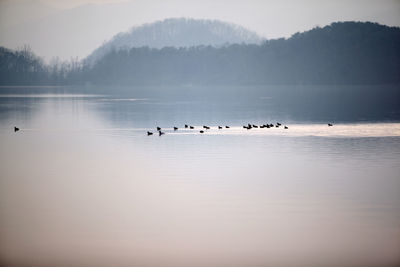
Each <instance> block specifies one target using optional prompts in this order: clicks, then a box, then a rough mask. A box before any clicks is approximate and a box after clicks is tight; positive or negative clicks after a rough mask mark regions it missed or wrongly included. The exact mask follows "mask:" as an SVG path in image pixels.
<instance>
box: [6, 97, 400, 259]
mask: <svg viewBox="0 0 400 267" xmlns="http://www.w3.org/2000/svg"><path fill="white" fill-rule="evenodd" d="M266 98H267V97H265V96H260V97H259V96H257V99H258V100H257V101H245V100H244V101H240V99H237V100H236V101H235V100H232V101H224V100H220V101H219V100H213V101H209V100H208V99H199V98H196V99H192V98H190V97H186V98H182V99H177V100H174V99H171V98H169V99H162V98H151V97H142V96H135V95H129V96H127V95H123V96H121V95H104V94H85V93H72V94H71V93H65V92H62V93H60V92H59V91H57V90H53V89H45V90H42V91H35V92H32V93H30V94H25V93H21V92H20V91H18V90H16V92H14V93H10V92H8V91H7V92H6V93H3V94H0V164H1V166H0V263H2V264H4V265H6V266H338V265H340V266H396V265H398V264H400V253H399V251H400V175H399V174H400V123H397V122H395V121H384V122H379V121H372V122H371V121H352V122H349V121H344V122H341V121H338V122H337V121H335V125H334V126H333V127H328V126H327V125H326V123H327V121H328V122H331V121H332V119H333V118H332V117H327V118H326V120H325V121H324V120H322V119H320V118H318V119H299V118H298V116H296V114H293V113H291V112H289V111H288V112H285V111H284V110H282V109H281V110H276V109H274V108H273V105H270V104H269V103H268V98H267V99H266ZM253 100H254V99H253ZM249 103H251V104H249ZM277 121H280V122H281V123H283V124H284V125H287V126H288V127H289V129H287V130H284V129H282V128H273V129H252V130H246V129H243V128H242V125H244V124H247V123H252V124H253V123H254V124H262V123H267V122H270V123H275V122H277ZM185 123H187V124H191V125H194V126H195V127H196V129H195V130H192V131H190V130H183V129H179V130H178V131H176V132H174V131H173V129H172V126H178V127H182V126H183V125H184V124H185ZM204 124H207V125H210V126H212V129H211V130H209V131H206V133H204V134H200V133H199V132H198V130H199V128H200V126H202V125H204ZM14 125H16V126H19V127H20V128H21V130H20V131H19V132H17V133H14V132H13V127H14ZM217 125H229V126H231V128H230V129H223V130H218V129H216V126H217ZM156 126H160V127H162V128H163V129H164V131H165V132H166V134H165V135H163V136H161V137H159V136H158V135H153V136H147V135H146V131H147V130H152V131H154V132H156V131H155V127H156Z"/></svg>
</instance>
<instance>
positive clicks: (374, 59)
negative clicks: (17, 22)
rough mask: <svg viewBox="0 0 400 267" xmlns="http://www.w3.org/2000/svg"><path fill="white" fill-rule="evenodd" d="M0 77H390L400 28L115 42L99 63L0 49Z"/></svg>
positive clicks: (80, 80)
mask: <svg viewBox="0 0 400 267" xmlns="http://www.w3.org/2000/svg"><path fill="white" fill-rule="evenodd" d="M0 63H1V64H0V84H2V85H13V84H24V85H26V84H65V85H68V84H88V83H89V84H116V85H144V84H147V85H165V84H169V85H175V84H176V85H182V84H201V85H207V84H227V85H229V84H235V85H237V84H241V85H246V84H393V83H399V82H400V28H398V27H388V26H384V25H379V24H377V23H370V22H367V23H362V22H338V23H333V24H331V25H328V26H325V27H323V28H320V27H316V28H314V29H312V30H310V31H306V32H303V33H296V34H294V35H293V36H291V37H290V38H288V39H283V38H282V39H275V40H267V41H265V42H264V43H262V44H261V45H251V44H247V45H246V44H233V45H229V46H223V47H212V46H196V47H189V48H174V47H164V48H162V49H151V48H149V47H139V48H131V49H113V50H111V51H110V52H108V53H107V54H106V55H105V56H103V57H102V58H101V59H99V60H98V61H97V62H96V63H94V64H88V63H86V62H85V60H82V61H77V60H75V61H74V60H71V61H70V62H60V61H59V62H52V63H51V64H44V63H43V61H42V60H40V58H38V57H36V56H35V55H34V54H33V53H32V52H30V51H29V50H28V49H22V50H19V51H11V50H8V49H6V48H0Z"/></svg>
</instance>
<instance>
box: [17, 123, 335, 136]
mask: <svg viewBox="0 0 400 267" xmlns="http://www.w3.org/2000/svg"><path fill="white" fill-rule="evenodd" d="M280 126H282V124H281V123H279V122H277V123H276V124H275V125H274V124H263V125H255V124H250V123H248V124H247V125H243V128H244V129H247V130H250V129H252V128H274V127H275V128H279V127H280ZM328 126H333V124H332V123H328ZM223 128H224V126H218V129H219V130H221V129H223ZM225 128H226V129H229V128H230V127H229V126H227V125H226V126H225ZM283 128H284V129H289V127H287V126H286V125H285V126H284V127H283ZM178 129H179V128H178V127H175V126H174V131H178ZM185 129H191V130H194V126H190V125H187V124H185ZM203 129H204V130H210V129H211V127H210V126H207V125H203ZM204 130H200V133H204ZM18 131H19V128H18V127H16V126H14V132H18ZM157 131H158V135H159V136H161V135H163V134H165V132H162V131H161V127H157ZM147 135H153V132H150V131H147Z"/></svg>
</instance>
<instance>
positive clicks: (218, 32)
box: [87, 18, 263, 64]
mask: <svg viewBox="0 0 400 267" xmlns="http://www.w3.org/2000/svg"><path fill="white" fill-rule="evenodd" d="M262 40H263V39H262V38H261V37H259V36H258V35H257V34H256V33H255V32H251V31H249V30H247V29H245V28H243V27H241V26H238V25H235V24H232V23H226V22H221V21H218V20H201V19H186V18H172V19H166V20H163V21H157V22H154V23H150V24H144V25H142V26H138V27H133V28H132V29H131V30H130V31H128V32H123V33H119V34H117V35H115V36H114V37H113V38H112V39H111V40H110V41H108V42H106V43H104V44H103V45H102V46H100V47H99V48H97V49H96V50H94V51H93V53H92V54H91V55H90V56H88V57H87V61H88V62H89V63H91V64H92V63H94V62H95V61H97V60H98V59H100V58H101V57H103V56H104V55H105V54H107V53H109V52H110V51H111V50H113V49H115V50H119V49H130V48H133V47H144V46H147V47H150V48H158V49H161V48H163V47H176V48H180V47H192V46H199V45H205V46H208V45H211V46H216V47H219V46H222V45H228V44H242V43H243V44H260V43H261V42H262Z"/></svg>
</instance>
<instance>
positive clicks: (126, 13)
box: [0, 0, 400, 60]
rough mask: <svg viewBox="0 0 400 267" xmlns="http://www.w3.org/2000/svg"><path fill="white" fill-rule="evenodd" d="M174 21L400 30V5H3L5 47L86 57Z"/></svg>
mask: <svg viewBox="0 0 400 267" xmlns="http://www.w3.org/2000/svg"><path fill="white" fill-rule="evenodd" d="M171 17H192V18H205V19H218V20H222V21H227V22H231V23H235V24H239V25H241V26H244V27H246V28H248V29H249V30H252V31H255V32H256V33H258V34H259V35H260V36H262V37H265V38H268V39H272V38H279V37H290V36H291V35H292V34H294V33H295V32H298V31H305V30H309V29H311V28H313V27H315V26H325V25H327V24H330V23H332V22H336V21H349V20H355V21H372V22H378V23H381V24H385V25H390V26H400V0H336V1H328V0H297V1H296V0H264V1H262V0H199V1H195V0H131V1H129V0H127V1H118V0H117V1H112V0H68V1H64V0H0V45H1V46H5V47H9V48H17V47H21V46H23V45H24V44H27V45H29V46H31V48H32V50H33V51H34V52H35V53H36V54H38V55H39V56H42V57H44V58H45V59H46V60H49V59H51V58H52V57H55V56H58V57H60V58H61V59H68V58H71V57H79V58H83V57H85V56H87V55H88V54H89V53H90V52H91V51H93V50H94V49H95V48H97V47H98V46H100V45H101V44H102V43H103V42H104V41H106V40H109V39H110V38H112V36H114V35H115V34H117V33H118V32H121V31H126V30H128V29H129V28H131V27H132V26H138V25H141V24H143V23H149V22H153V21H156V20H162V19H165V18H171Z"/></svg>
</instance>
